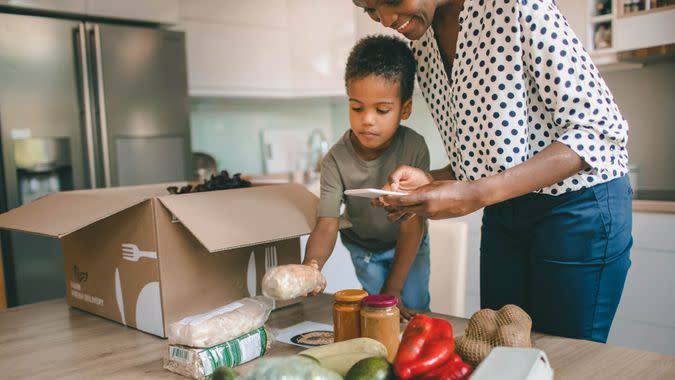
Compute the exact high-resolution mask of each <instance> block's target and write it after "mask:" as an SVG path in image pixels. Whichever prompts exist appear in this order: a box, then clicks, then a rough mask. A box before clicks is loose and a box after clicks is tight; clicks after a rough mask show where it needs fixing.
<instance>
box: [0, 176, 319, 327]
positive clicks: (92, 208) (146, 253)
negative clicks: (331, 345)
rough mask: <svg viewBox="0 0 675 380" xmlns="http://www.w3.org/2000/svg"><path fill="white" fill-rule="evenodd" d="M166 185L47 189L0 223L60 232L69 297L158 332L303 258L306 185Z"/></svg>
mask: <svg viewBox="0 0 675 380" xmlns="http://www.w3.org/2000/svg"><path fill="white" fill-rule="evenodd" d="M167 186H168V185H167V184H161V185H148V186H135V187H119V188H111V189H96V190H79V191H70V192H61V193H54V194H50V195H48V196H46V197H43V198H40V199H38V200H35V201H33V202H32V203H29V204H27V205H24V206H22V207H19V208H16V209H13V210H10V211H9V212H7V213H4V214H2V215H0V228H4V229H12V230H18V231H23V232H30V233H35V234H40V235H46V236H52V237H56V238H59V239H61V241H62V244H63V253H64V270H65V275H66V276H65V277H66V292H67V294H66V299H67V302H68V304H69V305H71V306H73V307H76V308H78V309H82V310H85V311H88V312H91V313H94V314H97V315H100V316H102V317H105V318H108V319H112V320H114V321H118V322H120V323H122V324H124V325H127V326H131V327H135V328H137V329H139V330H142V331H145V332H148V333H150V334H154V335H158V336H161V337H164V336H165V334H166V333H165V332H166V331H167V330H166V329H167V327H168V325H169V324H170V323H172V322H175V321H177V320H179V319H181V318H183V317H185V316H187V315H192V314H198V313H202V312H205V311H208V310H211V309H214V308H216V307H219V306H223V305H225V304H227V303H229V302H232V301H234V300H237V299H240V298H244V297H248V296H250V295H259V294H261V286H260V283H261V280H262V276H263V274H264V272H265V270H266V269H267V268H269V267H270V266H273V265H283V264H291V263H299V262H300V241H299V238H298V236H300V235H305V234H308V233H309V232H311V230H312V228H313V227H314V224H315V215H316V207H317V204H318V199H317V197H316V196H314V195H313V194H311V193H310V192H309V191H307V190H306V189H305V188H304V187H303V186H300V185H297V184H288V185H276V186H260V187H252V188H246V189H236V190H222V191H213V192H205V193H195V194H184V195H168V193H167V191H166V187H167ZM293 302H298V301H297V300H296V301H291V303H293ZM287 304H289V303H285V304H281V303H280V304H279V305H277V306H284V305H287Z"/></svg>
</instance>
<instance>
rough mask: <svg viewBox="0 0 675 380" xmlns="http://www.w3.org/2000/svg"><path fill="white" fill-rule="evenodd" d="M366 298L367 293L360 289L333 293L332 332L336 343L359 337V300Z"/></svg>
mask: <svg viewBox="0 0 675 380" xmlns="http://www.w3.org/2000/svg"><path fill="white" fill-rule="evenodd" d="M366 296H368V292H366V291H365V290H361V289H346V290H340V291H339V292H337V293H335V303H334V304H333V330H334V332H335V341H336V342H341V341H343V340H349V339H354V338H358V337H360V336H361V300H363V299H364V298H365V297H366Z"/></svg>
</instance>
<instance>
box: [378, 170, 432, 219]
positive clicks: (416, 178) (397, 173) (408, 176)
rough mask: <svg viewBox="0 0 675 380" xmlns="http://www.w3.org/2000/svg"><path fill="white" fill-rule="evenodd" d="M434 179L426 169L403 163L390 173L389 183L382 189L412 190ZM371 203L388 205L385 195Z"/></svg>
mask: <svg viewBox="0 0 675 380" xmlns="http://www.w3.org/2000/svg"><path fill="white" fill-rule="evenodd" d="M432 181H433V178H432V177H431V174H429V173H427V172H425V171H424V170H422V169H419V168H415V167H412V166H407V165H401V166H399V167H397V168H396V169H394V171H393V172H391V173H390V174H389V183H387V184H386V185H384V186H382V190H388V191H401V192H410V191H413V190H415V189H417V188H418V187H420V186H424V185H426V184H429V183H431V182H432ZM370 204H371V205H372V206H373V207H386V206H388V203H387V202H386V200H385V198H384V197H378V198H375V199H373V200H372V201H371V202H370ZM401 216H403V215H401ZM406 217H408V218H410V217H412V214H411V215H407V216H406Z"/></svg>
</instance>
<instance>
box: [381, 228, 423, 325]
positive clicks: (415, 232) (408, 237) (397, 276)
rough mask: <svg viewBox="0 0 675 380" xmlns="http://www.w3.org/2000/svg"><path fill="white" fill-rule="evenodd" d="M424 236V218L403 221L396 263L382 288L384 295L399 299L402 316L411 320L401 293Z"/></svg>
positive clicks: (397, 245) (395, 258) (395, 256)
mask: <svg viewBox="0 0 675 380" xmlns="http://www.w3.org/2000/svg"><path fill="white" fill-rule="evenodd" d="M423 235H424V218H421V217H418V216H414V217H412V218H410V219H408V220H404V221H401V226H400V230H399V235H398V241H397V242H396V253H395V255H394V262H393V264H392V266H391V271H390V272H389V276H388V277H387V279H386V280H385V282H384V286H383V287H382V293H384V294H391V295H394V296H396V297H398V298H399V309H401V315H402V316H403V317H404V318H405V319H410V318H411V317H412V315H413V313H411V312H410V311H409V310H408V309H407V308H406V307H405V305H403V302H402V301H400V300H401V291H402V290H403V285H405V280H406V278H407V277H408V271H410V267H411V266H412V263H413V261H415V256H417V251H418V250H419V247H420V242H421V241H422V236H423Z"/></svg>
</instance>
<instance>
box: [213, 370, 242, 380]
mask: <svg viewBox="0 0 675 380" xmlns="http://www.w3.org/2000/svg"><path fill="white" fill-rule="evenodd" d="M237 377H239V372H237V371H235V370H233V369H232V368H227V367H218V368H217V369H216V370H215V371H213V373H212V374H211V380H235V379H236V378H237Z"/></svg>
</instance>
